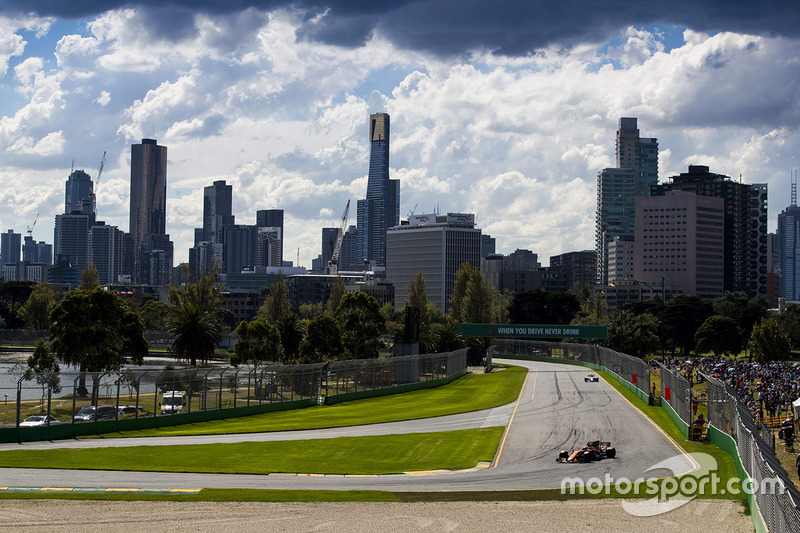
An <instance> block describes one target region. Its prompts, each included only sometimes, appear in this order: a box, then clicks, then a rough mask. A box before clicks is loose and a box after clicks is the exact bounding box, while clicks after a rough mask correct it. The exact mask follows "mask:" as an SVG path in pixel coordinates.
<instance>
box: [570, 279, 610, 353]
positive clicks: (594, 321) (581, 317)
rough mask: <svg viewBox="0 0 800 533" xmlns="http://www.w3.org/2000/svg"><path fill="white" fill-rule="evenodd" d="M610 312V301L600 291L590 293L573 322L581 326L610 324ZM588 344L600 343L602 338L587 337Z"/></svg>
mask: <svg viewBox="0 0 800 533" xmlns="http://www.w3.org/2000/svg"><path fill="white" fill-rule="evenodd" d="M610 319H611V318H610V316H609V314H608V302H606V299H605V297H604V296H603V295H602V294H600V292H597V293H595V294H594V295H591V294H590V295H588V296H587V297H586V299H584V300H583V304H581V309H580V311H578V314H577V315H576V316H575V318H573V319H572V322H571V324H575V325H580V326H608V322H609V320H610ZM580 342H585V343H586V344H600V343H601V342H602V339H585V340H584V341H580Z"/></svg>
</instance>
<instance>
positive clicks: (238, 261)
mask: <svg viewBox="0 0 800 533" xmlns="http://www.w3.org/2000/svg"><path fill="white" fill-rule="evenodd" d="M223 231H224V234H223V242H224V243H225V244H223V246H222V270H223V272H225V273H226V274H239V273H241V272H242V269H243V268H244V267H251V266H256V265H257V264H258V261H257V258H256V243H257V241H258V240H259V239H258V228H256V227H255V226H248V225H245V224H232V225H227V226H224V227H223Z"/></svg>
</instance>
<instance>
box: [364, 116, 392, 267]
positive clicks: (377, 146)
mask: <svg viewBox="0 0 800 533" xmlns="http://www.w3.org/2000/svg"><path fill="white" fill-rule="evenodd" d="M369 119H370V120H369V141H370V158H369V176H368V180H367V197H366V198H365V199H363V200H359V201H358V202H357V206H356V209H357V213H356V217H357V224H358V225H357V228H358V257H359V260H360V262H362V263H364V264H366V265H369V268H373V269H374V267H378V269H380V268H382V267H385V266H386V232H387V230H388V229H389V228H391V227H393V226H396V225H397V224H399V223H400V181H399V180H392V179H389V139H390V135H389V115H388V114H386V113H377V114H374V115H370V117H369Z"/></svg>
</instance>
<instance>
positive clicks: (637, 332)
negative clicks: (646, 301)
mask: <svg viewBox="0 0 800 533" xmlns="http://www.w3.org/2000/svg"><path fill="white" fill-rule="evenodd" d="M657 332H658V319H656V317H654V316H653V315H651V314H649V313H643V314H641V315H639V316H636V315H634V314H633V313H632V312H631V311H627V310H619V311H617V312H616V313H615V314H614V316H613V317H612V318H611V321H610V322H609V324H608V339H607V343H608V347H609V348H611V349H613V350H616V351H618V352H622V353H625V354H628V355H636V356H638V357H644V356H645V355H647V354H648V353H652V352H655V351H657V350H658V348H659V345H660V343H659V340H658V333H657Z"/></svg>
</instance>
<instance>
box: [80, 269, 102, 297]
mask: <svg viewBox="0 0 800 533" xmlns="http://www.w3.org/2000/svg"><path fill="white" fill-rule="evenodd" d="M99 287H100V276H99V275H98V273H97V267H96V266H94V264H92V263H89V264H88V265H86V267H85V268H84V269H83V270H82V271H81V282H80V284H79V285H78V288H79V289H83V290H85V291H90V290H92V289H97V288H99Z"/></svg>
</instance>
